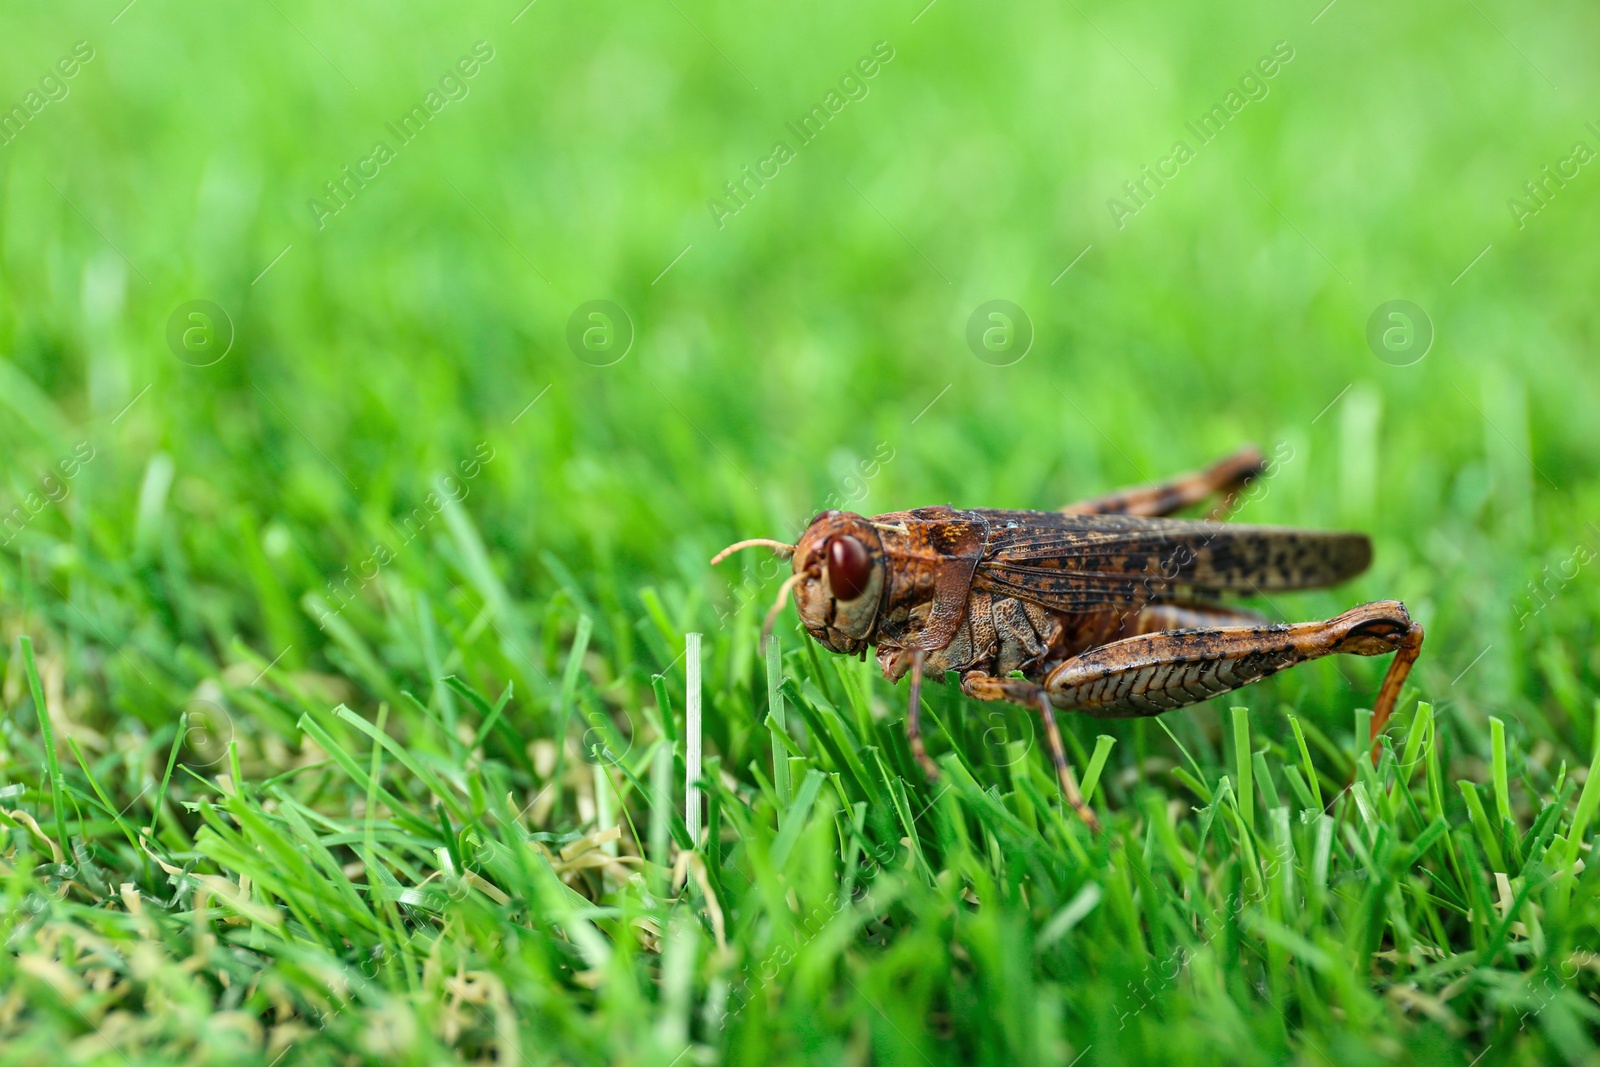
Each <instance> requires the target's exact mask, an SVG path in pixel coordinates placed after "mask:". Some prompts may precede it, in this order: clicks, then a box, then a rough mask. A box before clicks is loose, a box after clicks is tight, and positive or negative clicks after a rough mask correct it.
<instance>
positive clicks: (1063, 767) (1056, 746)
mask: <svg viewBox="0 0 1600 1067" xmlns="http://www.w3.org/2000/svg"><path fill="white" fill-rule="evenodd" d="M988 683H996V684H997V685H998V686H999V688H998V689H996V688H994V687H993V686H991V685H989V684H988ZM961 689H962V691H963V692H964V693H966V694H967V695H968V696H974V697H977V698H978V699H979V700H1010V701H1013V702H1015V703H1018V704H1022V705H1024V706H1027V705H1032V706H1033V707H1035V708H1037V709H1038V710H1039V717H1040V718H1042V719H1043V720H1044V737H1045V743H1046V744H1048V745H1049V746H1050V762H1051V763H1052V764H1053V765H1054V766H1055V770H1056V780H1057V781H1058V782H1059V783H1060V784H1061V795H1062V796H1063V797H1065V798H1066V801H1067V803H1068V804H1070V805H1071V806H1072V810H1073V811H1076V812H1077V813H1078V817H1079V818H1081V819H1082V820H1083V821H1084V822H1085V823H1087V824H1088V826H1089V829H1091V830H1095V831H1098V830H1099V829H1100V820H1099V819H1097V818H1096V817H1095V814H1094V809H1093V808H1091V807H1089V805H1088V803H1087V802H1086V801H1085V800H1084V799H1083V792H1082V791H1081V790H1080V789H1079V788H1078V777H1077V775H1075V774H1073V773H1072V764H1070V763H1068V762H1067V750H1066V746H1064V745H1063V744H1062V743H1061V728H1060V727H1059V726H1057V725H1056V713H1055V707H1054V705H1053V704H1052V703H1051V700H1050V691H1049V690H1048V689H1046V688H1045V687H1044V686H1042V685H1039V684H1038V683H1037V682H1029V681H1025V680H1023V679H1020V678H993V677H990V676H989V675H987V674H984V673H983V672H981V671H969V672H968V673H967V674H966V675H965V676H964V677H963V678H962V679H961ZM993 692H1000V693H1001V694H1002V695H1000V696H994V695H991V694H992V693H993Z"/></svg>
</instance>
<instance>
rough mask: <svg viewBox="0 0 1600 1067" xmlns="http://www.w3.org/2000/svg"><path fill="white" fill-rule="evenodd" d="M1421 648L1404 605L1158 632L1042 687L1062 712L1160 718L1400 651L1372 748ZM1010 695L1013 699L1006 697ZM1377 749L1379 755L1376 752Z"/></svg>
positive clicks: (1380, 701)
mask: <svg viewBox="0 0 1600 1067" xmlns="http://www.w3.org/2000/svg"><path fill="white" fill-rule="evenodd" d="M1421 651H1422V626H1421V625H1420V624H1419V623H1417V622H1415V621H1413V620H1412V618H1411V616H1410V615H1409V614H1407V612H1406V607H1405V605H1404V604H1402V603H1400V602H1399V601H1398V600H1378V601H1374V602H1373V603H1370V604H1362V605H1361V606H1359V607H1355V608H1351V609H1350V610H1349V611H1346V612H1344V613H1343V614H1342V615H1337V616H1335V617H1333V618H1331V619H1328V620H1327V621H1326V622H1299V623H1292V624H1288V625H1285V624H1282V623H1257V624H1255V625H1243V626H1213V627H1204V628H1194V629H1180V630H1161V631H1156V632H1153V633H1140V634H1138V635H1136V636H1132V637H1124V638H1122V639H1121V640H1119V641H1112V642H1110V643H1108V644H1104V645H1101V646H1100V647H1098V648H1092V649H1089V650H1088V651H1086V652H1083V653H1082V654H1080V655H1077V656H1073V657H1072V658H1071V659H1068V660H1065V661H1064V662H1062V663H1060V664H1059V665H1057V666H1056V667H1055V668H1054V669H1052V670H1051V671H1050V673H1049V674H1048V675H1047V676H1046V677H1045V679H1044V684H1045V687H1046V688H1047V689H1048V690H1049V691H1050V696H1051V699H1052V700H1054V701H1055V703H1056V705H1057V706H1058V707H1062V708H1071V709H1073V710H1075V711H1082V712H1086V713H1088V714H1090V715H1094V716H1096V717H1098V718H1110V719H1120V718H1134V717H1139V716H1146V715H1160V714H1161V713H1162V712H1165V711H1171V710H1173V709H1174V708H1181V707H1185V706H1187V705H1190V704H1198V703H1199V702H1200V701H1202V700H1208V699H1210V698H1211V697H1215V696H1221V695H1222V694H1223V693H1230V692H1232V691H1233V690H1235V689H1239V688H1242V687H1244V686H1246V685H1249V684H1250V683H1252V682H1258V681H1260V680H1261V679H1263V678H1266V677H1268V676H1269V675H1273V674H1276V673H1278V672H1279V671H1281V670H1286V669H1288V668H1290V667H1295V666H1298V665H1299V664H1301V663H1307V662H1309V661H1311V660H1314V659H1321V658H1322V657H1323V656H1331V655H1351V656H1382V655H1386V654H1388V653H1390V652H1393V653H1394V654H1395V658H1394V661H1393V662H1391V663H1390V664H1389V670H1388V672H1387V673H1386V674H1385V675H1384V679H1383V684H1382V686H1381V687H1380V688H1379V689H1378V696H1377V699H1376V700H1374V701H1373V707H1372V733H1371V739H1372V741H1373V742H1374V746H1376V742H1377V738H1378V735H1379V734H1380V733H1382V732H1383V728H1384V726H1385V725H1386V724H1387V723H1388V721H1389V716H1390V715H1391V714H1392V713H1393V712H1394V708H1395V704H1396V703H1398V702H1399V699H1400V689H1401V686H1403V685H1404V684H1405V680H1406V676H1407V675H1409V674H1410V673H1411V666H1412V664H1414V663H1415V662H1416V660H1417V656H1418V654H1419V653H1420V652H1421ZM1004 699H1009V698H1004ZM1376 751H1377V749H1376V747H1374V755H1376Z"/></svg>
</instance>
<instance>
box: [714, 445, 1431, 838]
mask: <svg viewBox="0 0 1600 1067" xmlns="http://www.w3.org/2000/svg"><path fill="white" fill-rule="evenodd" d="M1265 468H1266V464H1265V461H1264V460H1263V458H1262V456H1261V453H1260V452H1259V451H1258V450H1256V449H1254V448H1246V449H1243V450H1241V451H1239V452H1237V453H1235V454H1234V455H1232V456H1230V457H1228V458H1227V459H1224V460H1222V461H1221V462H1219V463H1217V464H1215V465H1213V466H1211V467H1209V468H1207V469H1206V470H1203V471H1200V472H1198V473H1195V474H1190V475H1186V476H1184V477H1180V478H1175V479H1173V480H1171V481H1169V482H1163V483H1160V484H1158V485H1153V486H1149V487H1146V488H1140V489H1129V490H1125V491H1123V492H1120V493H1112V494H1110V495H1108V496H1103V497H1096V498H1094V499H1092V500H1086V501H1084V502H1082V503H1079V504H1073V505H1070V506H1068V507H1065V508H1062V509H1061V510H1060V511H1002V510H994V509H987V508H978V509H973V510H970V511H959V510H956V509H954V508H950V507H929V508H917V509H916V510H914V511H900V512H892V513H890V514H886V515H874V516H871V517H870V518H869V517H865V516H862V515H856V514H853V513H851V512H841V511H825V512H823V513H822V514H821V515H818V516H817V517H816V518H815V519H814V520H813V521H812V522H811V525H810V526H809V527H808V528H807V529H806V531H805V533H804V534H802V535H801V537H800V541H799V543H798V544H795V545H789V544H785V543H783V542H781V541H772V540H767V539H756V540H751V541H740V542H738V543H737V544H733V545H729V546H728V547H727V548H725V549H723V550H722V551H721V552H719V553H717V555H716V556H715V557H714V558H713V559H712V561H711V562H712V563H713V564H716V563H720V562H721V561H722V560H723V559H725V558H726V557H727V556H728V555H729V554H731V553H733V552H737V551H739V550H740V549H743V548H750V547H757V546H760V547H766V548H770V549H772V550H773V551H775V552H777V553H779V554H780V555H783V556H787V557H792V559H793V561H794V573H793V574H792V575H791V576H790V577H789V578H788V580H786V581H785V582H784V584H783V588H782V590H781V591H780V592H779V594H778V600H777V603H775V604H774V605H773V609H772V612H771V613H770V614H769V615H768V617H767V628H768V629H770V628H771V625H772V620H773V619H774V618H775V617H776V615H777V613H778V611H779V610H781V608H782V607H783V604H784V602H785V598H786V597H787V596H788V595H789V593H790V592H791V591H792V592H793V594H794V600H795V605H796V608H797V609H798V611H799V613H800V621H801V623H802V624H803V625H804V626H805V628H806V630H807V631H808V632H809V633H810V634H811V636H812V637H814V638H816V640H817V641H819V642H820V643H821V644H822V645H823V647H825V648H827V649H828V650H830V651H832V652H840V653H844V654H846V655H854V654H861V655H865V654H866V650H867V649H868V648H870V647H876V648H877V650H878V662H879V663H880V664H882V666H883V673H884V676H885V677H887V678H888V679H890V680H891V681H898V680H899V679H900V678H901V677H903V676H904V675H906V674H907V673H909V674H910V675H911V706H910V710H909V711H908V712H907V714H906V733H907V735H908V737H909V740H910V744H911V750H912V752H913V753H914V754H915V755H916V758H917V760H918V762H919V763H920V764H921V765H922V767H923V768H924V769H925V770H926V771H927V772H928V773H929V774H930V775H935V774H937V768H936V766H935V764H934V763H933V761H932V760H931V759H930V758H929V757H928V753H927V750H926V749H925V748H924V746H923V743H922V734H921V727H920V719H921V712H922V707H921V689H922V678H923V675H924V674H925V673H927V672H932V673H933V675H934V677H936V678H943V677H944V672H945V671H958V672H960V674H961V689H962V691H963V692H965V693H967V694H969V695H970V696H973V697H976V698H978V699H979V700H1009V701H1014V702H1015V703H1018V704H1021V705H1024V706H1028V707H1033V708H1036V709H1037V710H1038V712H1039V714H1040V715H1041V717H1042V718H1043V720H1044V727H1045V738H1046V740H1047V742H1048V744H1049V747H1050V758H1051V760H1052V762H1053V763H1054V764H1055V768H1056V773H1057V776H1058V777H1059V778H1060V781H1061V789H1062V792H1063V794H1064V795H1065V797H1066V799H1067V801H1068V803H1070V804H1072V806H1073V807H1074V808H1075V809H1076V810H1077V811H1078V813H1079V814H1080V815H1081V816H1082V817H1083V818H1084V820H1085V821H1086V822H1088V823H1089V824H1090V825H1091V826H1095V827H1097V826H1098V822H1097V820H1096V819H1095V816H1094V813H1093V812H1092V811H1091V810H1090V809H1089V807H1088V805H1086V804H1085V803H1084V802H1083V799H1082V797H1081V796H1080V794H1079V790H1078V786H1077V782H1076V779H1075V778H1074V777H1073V774H1072V769H1071V766H1070V765H1069V764H1068V763H1067V758H1066V753H1065V750H1064V749H1063V747H1062V743H1061V732H1060V730H1059V729H1058V728H1057V726H1056V721H1055V712H1054V709H1055V708H1058V707H1059V708H1063V709H1069V710H1073V711H1082V712H1087V713H1088V714H1090V715H1095V716H1098V717H1101V718H1125V717H1135V716H1144V715H1159V714H1161V713H1162V712H1164V711H1171V710H1172V709H1173V708H1180V707H1183V706H1185V705H1187V704H1194V703H1198V702H1199V701H1202V700H1206V699H1209V698H1210V697H1214V696H1218V695H1220V694H1222V693H1227V692H1230V691H1231V690H1234V689H1238V688H1240V687H1241V686H1245V685H1249V684H1250V683H1251V682H1255V681H1259V680H1261V679H1262V678H1265V677H1267V676H1268V675H1271V674H1275V673H1277V672H1278V671H1281V670H1284V669H1285V668H1288V667H1293V666H1296V665H1297V664H1300V663H1304V662H1306V661H1308V660H1313V659H1318V658H1320V657H1322V656H1327V655H1331V654H1333V653H1346V654H1351V655H1357V656H1380V655H1383V654H1384V653H1387V652H1393V653H1395V657H1394V661H1393V662H1392V663H1391V664H1390V665H1389V670H1388V673H1387V674H1386V675H1385V676H1384V679H1383V684H1382V686H1381V687H1380V688H1379V690H1378V696H1377V699H1376V700H1375V701H1374V702H1373V704H1374V706H1373V716H1372V739H1373V741H1374V742H1376V739H1377V736H1378V734H1379V732H1380V731H1382V729H1383V727H1384V724H1385V723H1386V722H1387V721H1388V718H1389V715H1390V713H1391V712H1393V711H1394V706H1395V702H1396V700H1398V698H1399V696H1400V687H1401V686H1402V685H1403V684H1404V683H1405V679H1406V675H1407V674H1408V673H1410V671H1411V665H1412V664H1413V663H1415V662H1416V659H1417V655H1418V653H1419V652H1420V651H1421V648H1422V627H1421V626H1420V625H1419V624H1417V623H1416V622H1413V621H1412V619H1411V617H1410V615H1408V614H1407V613H1406V608H1405V605H1404V604H1402V603H1400V602H1399V601H1398V600H1379V601H1375V602H1373V603H1370V604H1362V605H1361V606H1359V607H1355V608H1351V609H1350V610H1349V611H1346V612H1345V613H1344V614H1342V615H1338V616H1336V617H1334V618H1332V619H1329V620H1327V621H1325V622H1301V623H1273V622H1268V621H1267V620H1266V619H1264V618H1262V617H1261V616H1259V615H1256V614H1254V613H1252V612H1249V611H1245V610H1242V609H1240V608H1236V607H1232V606H1229V605H1227V604H1225V603H1223V602H1222V601H1221V599H1220V596H1221V594H1224V593H1235V594H1249V593H1254V594H1257V595H1260V594H1263V593H1271V592H1278V591H1281V590H1288V589H1313V588H1318V587H1321V586H1328V585H1333V584H1335V583H1337V582H1341V581H1344V580H1345V579H1347V578H1351V577H1353V576H1355V575H1357V574H1359V573H1361V572H1362V571H1363V570H1365V569H1366V567H1367V564H1368V563H1369V562H1370V561H1371V558H1372V546H1371V543H1370V542H1369V541H1368V540H1367V537H1366V535H1364V534H1357V533H1324V532H1320V531H1314V530H1297V529H1290V528H1285V527H1271V526H1247V525H1242V524H1228V523H1223V522H1218V521H1213V520H1186V519H1171V518H1165V517H1163V516H1167V515H1170V514H1172V513H1173V512H1175V511H1178V510H1179V509H1181V508H1184V507H1187V506H1189V505H1192V504H1197V503H1200V502H1201V501H1203V500H1205V499H1206V498H1207V497H1209V496H1211V495H1213V494H1217V493H1220V494H1223V497H1224V501H1223V504H1222V505H1221V506H1220V507H1219V509H1218V513H1220V512H1221V511H1222V510H1224V509H1225V508H1226V507H1227V506H1228V504H1229V503H1231V501H1232V499H1233V498H1234V496H1235V495H1236V494H1237V492H1238V491H1239V490H1240V489H1241V488H1242V487H1243V486H1244V485H1245V483H1246V482H1248V481H1249V480H1250V479H1252V478H1254V477H1256V476H1257V475H1259V474H1260V473H1261V472H1262V471H1263V470H1265ZM1013 672H1020V674H1021V677H1017V676H1015V675H1014V673H1013ZM1374 755H1376V748H1374Z"/></svg>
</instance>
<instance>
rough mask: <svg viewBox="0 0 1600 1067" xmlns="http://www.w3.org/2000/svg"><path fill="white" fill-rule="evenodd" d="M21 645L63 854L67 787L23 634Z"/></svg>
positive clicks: (30, 642) (66, 848)
mask: <svg viewBox="0 0 1600 1067" xmlns="http://www.w3.org/2000/svg"><path fill="white" fill-rule="evenodd" d="M17 642H18V643H19V644H20V645H21V646H22V669H23V671H24V672H26V674H27V675H28V692H29V693H30V694H31V695H32V697H33V710H34V711H35V712H36V713H37V714H38V716H39V734H40V737H41V738H42V739H43V742H44V762H45V767H46V768H47V769H48V770H49V773H50V807H51V809H52V810H53V811H54V812H55V821H56V837H57V839H58V843H59V844H60V846H61V851H62V852H63V853H70V852H71V849H72V843H71V841H70V840H68V838H67V805H66V793H67V784H66V781H65V779H63V778H62V777H61V760H60V758H59V757H58V756H57V755H56V734H55V730H54V729H52V728H51V726H50V709H49V708H47V707H46V706H45V703H44V687H43V686H42V685H40V684H39V668H38V665H37V664H35V663H34V661H33V639H32V638H30V637H29V636H28V635H27V634H23V635H22V636H21V637H19V638H17Z"/></svg>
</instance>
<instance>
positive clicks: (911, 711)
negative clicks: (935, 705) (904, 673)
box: [906, 649, 939, 778]
mask: <svg viewBox="0 0 1600 1067" xmlns="http://www.w3.org/2000/svg"><path fill="white" fill-rule="evenodd" d="M927 658H928V654H927V653H926V652H924V651H922V650H921V649H917V650H916V651H914V652H912V653H911V707H910V708H908V709H906V740H907V741H909V742H910V743H911V754H912V755H913V756H915V757H916V758H917V763H918V764H920V765H921V767H922V769H923V771H925V772H926V773H927V775H928V777H929V778H937V777H939V767H938V765H937V764H935V763H934V762H933V760H932V759H931V758H929V756H928V749H927V746H925V745H924V744H923V743H922V665H923V663H925V662H926V661H927Z"/></svg>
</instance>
